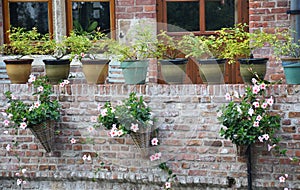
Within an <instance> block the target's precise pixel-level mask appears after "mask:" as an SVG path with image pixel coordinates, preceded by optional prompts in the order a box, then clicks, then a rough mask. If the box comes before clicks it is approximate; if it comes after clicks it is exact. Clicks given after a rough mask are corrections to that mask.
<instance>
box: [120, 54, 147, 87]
mask: <svg viewBox="0 0 300 190" xmlns="http://www.w3.org/2000/svg"><path fill="white" fill-rule="evenodd" d="M121 69H122V73H123V75H124V79H125V83H126V84H145V82H146V76H147V69H148V60H128V61H123V62H121Z"/></svg>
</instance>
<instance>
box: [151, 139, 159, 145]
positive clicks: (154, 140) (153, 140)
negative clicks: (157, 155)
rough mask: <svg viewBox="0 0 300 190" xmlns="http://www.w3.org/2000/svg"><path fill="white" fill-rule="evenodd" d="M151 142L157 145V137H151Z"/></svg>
mask: <svg viewBox="0 0 300 190" xmlns="http://www.w3.org/2000/svg"><path fill="white" fill-rule="evenodd" d="M151 144H152V145H153V146H157V145H158V139H157V138H153V139H152V140H151Z"/></svg>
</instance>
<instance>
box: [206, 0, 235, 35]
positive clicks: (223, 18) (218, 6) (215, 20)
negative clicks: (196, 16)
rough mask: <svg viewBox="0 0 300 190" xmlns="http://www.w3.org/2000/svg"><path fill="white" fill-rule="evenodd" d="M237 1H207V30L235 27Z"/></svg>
mask: <svg viewBox="0 0 300 190" xmlns="http://www.w3.org/2000/svg"><path fill="white" fill-rule="evenodd" d="M234 7H235V0H221V1H212V0H206V1H205V25H206V30H219V29H221V28H227V27H233V26H234V23H235V20H234Z"/></svg>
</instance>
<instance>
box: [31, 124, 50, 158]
mask: <svg viewBox="0 0 300 190" xmlns="http://www.w3.org/2000/svg"><path fill="white" fill-rule="evenodd" d="M28 128H29V129H30V131H31V132H32V134H33V135H34V136H35V137H36V138H37V139H38V140H39V141H40V143H41V144H42V145H43V147H44V149H45V150H46V152H51V151H52V143H53V138H54V122H53V121H45V122H43V123H40V124H37V125H32V126H29V127H28Z"/></svg>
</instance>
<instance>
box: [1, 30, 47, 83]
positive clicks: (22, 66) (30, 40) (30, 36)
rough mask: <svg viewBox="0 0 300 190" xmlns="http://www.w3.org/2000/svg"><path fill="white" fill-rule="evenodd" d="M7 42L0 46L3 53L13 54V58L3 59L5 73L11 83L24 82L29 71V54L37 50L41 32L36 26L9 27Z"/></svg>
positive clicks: (30, 62) (31, 60)
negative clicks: (29, 28) (27, 29)
mask: <svg viewBox="0 0 300 190" xmlns="http://www.w3.org/2000/svg"><path fill="white" fill-rule="evenodd" d="M7 32H8V33H9V43H7V44H4V45H3V46H1V53H2V54H3V55H14V56H15V58H9V59H4V63H5V64H6V71H7V75H8V76H9V79H10V81H11V83H15V84H24V83H26V82H27V81H28V77H29V75H30V73H31V64H32V62H33V59H32V58H28V57H26V58H24V57H25V56H31V55H32V54H36V53H37V52H38V51H39V45H40V40H41V38H42V36H41V34H40V33H38V32H37V29H36V28H33V29H31V30H29V31H26V30H25V29H24V28H14V27H13V28H11V29H10V30H9V31H7Z"/></svg>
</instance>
